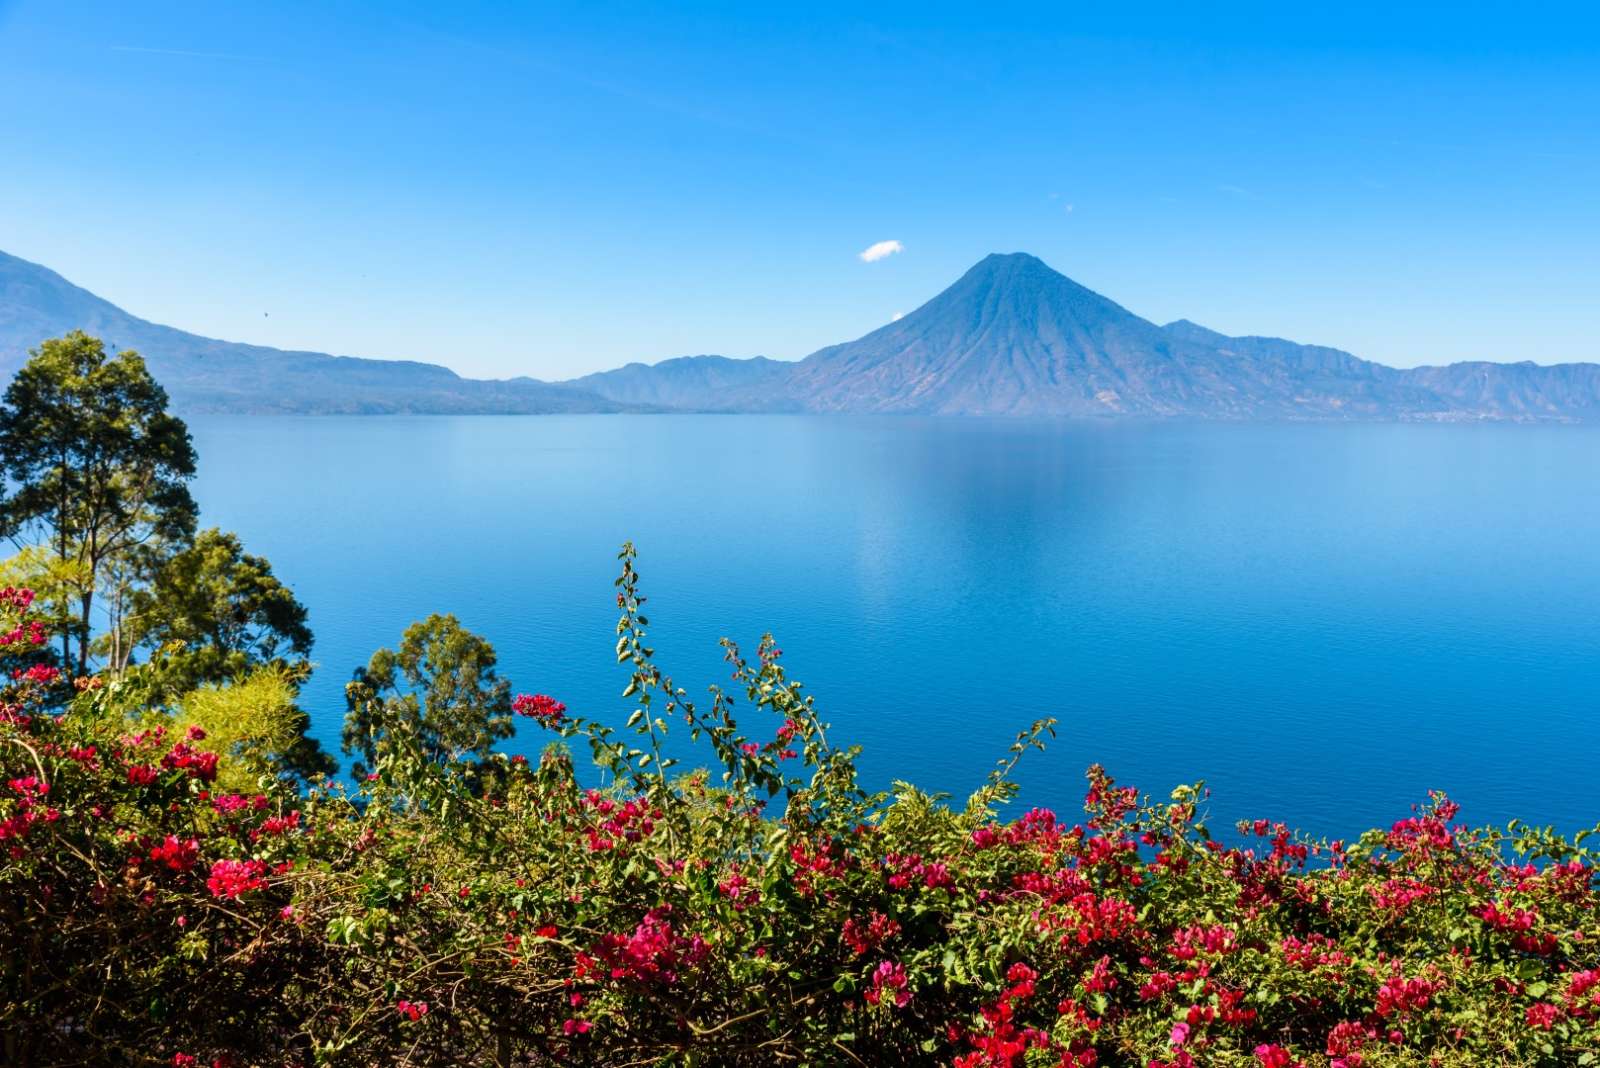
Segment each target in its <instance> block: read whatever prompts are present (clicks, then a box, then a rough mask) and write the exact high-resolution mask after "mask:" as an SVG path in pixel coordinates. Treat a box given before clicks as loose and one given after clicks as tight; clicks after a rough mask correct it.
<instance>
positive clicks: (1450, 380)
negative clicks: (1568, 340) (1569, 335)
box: [1400, 361, 1600, 422]
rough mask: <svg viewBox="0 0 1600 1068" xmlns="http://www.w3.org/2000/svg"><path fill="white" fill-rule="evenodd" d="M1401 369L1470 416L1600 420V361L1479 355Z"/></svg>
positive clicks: (1410, 378) (1406, 375)
mask: <svg viewBox="0 0 1600 1068" xmlns="http://www.w3.org/2000/svg"><path fill="white" fill-rule="evenodd" d="M1400 373H1401V374H1402V375H1404V376H1405V378H1406V380H1407V381H1408V382H1411V383H1414V384H1415V385H1417V386H1418V387H1419V388H1423V389H1427V390H1430V391H1432V392H1433V393H1435V394H1437V395H1438V396H1440V397H1443V398H1445V399H1446V400H1447V401H1448V402H1449V403H1450V404H1451V406H1452V408H1453V409H1454V410H1456V411H1458V412H1461V413H1462V414H1463V416H1464V417H1468V418H1482V419H1513V420H1538V421H1562V422H1566V421H1583V422H1600V364H1593V363H1558V364H1553V365H1550V366H1541V365H1539V364H1536V363H1527V362H1524V363H1487V362H1481V361H1479V362H1471V363H1452V364H1449V365H1448V366H1445V367H1417V368H1413V369H1411V370H1408V371H1402V372H1400Z"/></svg>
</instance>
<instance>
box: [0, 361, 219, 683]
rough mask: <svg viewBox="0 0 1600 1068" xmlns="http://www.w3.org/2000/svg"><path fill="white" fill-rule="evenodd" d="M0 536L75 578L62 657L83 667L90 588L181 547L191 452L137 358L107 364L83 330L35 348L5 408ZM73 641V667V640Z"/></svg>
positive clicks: (188, 510) (190, 512)
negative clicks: (37, 540)
mask: <svg viewBox="0 0 1600 1068" xmlns="http://www.w3.org/2000/svg"><path fill="white" fill-rule="evenodd" d="M0 469H3V471H4V475H5V478H6V480H7V481H8V483H9V484H10V491H11V492H10V494H9V496H8V497H7V498H6V500H5V501H4V502H3V504H0V530H3V532H4V534H5V535H6V536H9V537H11V538H13V539H14V540H19V541H20V540H22V539H25V538H27V537H28V536H29V535H30V534H34V535H38V536H40V537H41V540H43V541H45V542H46V543H47V544H48V545H49V546H50V548H51V549H52V550H53V551H54V552H55V554H56V556H57V559H58V560H59V561H60V562H62V563H63V564H66V563H69V562H70V563H71V564H72V565H73V568H74V569H75V570H74V572H73V573H75V574H77V575H78V576H79V577H78V578H77V579H76V580H75V581H74V582H73V587H74V588H73V599H74V600H75V601H76V604H74V605H72V606H71V607H72V612H71V616H72V619H73V626H72V627H71V630H70V632H69V633H64V634H63V635H62V659H63V660H64V661H66V662H67V663H68V664H69V665H73V666H75V668H76V670H77V672H78V673H79V674H86V673H87V672H88V670H89V646H90V640H91V636H92V631H93V617H92V613H93V609H94V598H95V592H96V590H97V589H99V588H100V584H101V583H102V582H103V581H105V580H106V578H107V576H108V574H109V572H110V571H111V569H112V568H113V567H114V566H115V565H117V564H119V563H121V564H124V565H128V564H131V562H132V560H133V558H134V557H135V556H136V554H137V553H138V552H139V550H140V548H141V547H143V546H147V545H150V544H152V543H157V542H161V541H166V542H171V543H181V542H186V541H187V540H188V539H189V538H190V537H191V536H192V535H193V533H194V527H195V516H196V508H195V503H194V498H193V497H191V496H190V494H189V488H188V485H187V482H188V480H189V479H190V478H192V477H193V476H194V471H195V453H194V445H193V444H192V443H191V441H190V440H189V431H188V428H187V427H185V426H184V424H183V422H182V420H180V419H178V418H177V417H176V416H174V415H172V414H170V413H169V412H168V411H167V393H166V391H165V390H164V389H162V388H161V386H160V385H159V384H158V383H157V382H156V380H155V379H154V378H152V377H151V376H150V372H149V371H148V370H147V369H146V368H145V365H144V360H143V359H141V358H140V357H139V354H138V353H136V352H132V351H124V352H120V353H118V354H117V355H116V356H108V355H107V353H106V348H105V344H104V343H103V342H102V341H101V340H100V339H99V338H94V337H90V336H89V335H88V334H85V333H84V332H83V331H81V330H75V331H73V332H72V333H70V334H68V335H67V336H66V337H61V338H53V339H51V340H49V341H46V342H44V343H43V344H42V345H40V346H39V347H38V348H37V349H35V350H33V353H32V359H30V360H29V361H28V362H27V363H26V364H24V365H23V367H22V369H21V370H20V371H18V372H17V375H16V377H15V378H14V379H13V380H12V382H11V385H10V387H9V388H7V390H6V393H5V398H4V400H3V401H0ZM74 638H76V640H77V647H78V648H77V656H76V658H75V661H74V657H73V656H72V651H71V641H72V639H74Z"/></svg>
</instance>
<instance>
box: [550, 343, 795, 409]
mask: <svg viewBox="0 0 1600 1068" xmlns="http://www.w3.org/2000/svg"><path fill="white" fill-rule="evenodd" d="M794 366H795V365H794V364H793V363H785V362H782V361H779V360H769V359H767V358H766V357H765V356H754V357H751V358H749V359H744V360H739V359H732V358H730V357H727V356H679V357H677V358H675V359H670V360H662V361H661V362H660V363H656V364H643V363H630V364H628V365H627V366H625V367H619V368H617V369H616V370H614V371H600V372H598V373H596V374H592V375H585V376H584V377H582V378H576V379H573V380H572V381H571V382H566V383H563V385H569V386H574V387H576V388H578V389H583V390H588V391H589V392H591V393H595V394H598V395H599V396H601V397H605V398H607V399H609V400H613V401H619V402H622V403H625V404H648V405H658V406H660V407H665V408H678V409H682V410H685V411H734V410H738V411H777V410H793V409H795V408H797V407H798V405H797V404H796V403H794V402H793V401H792V400H790V399H789V398H788V395H787V388H786V383H787V382H788V379H789V376H790V375H791V373H792V372H793V371H794Z"/></svg>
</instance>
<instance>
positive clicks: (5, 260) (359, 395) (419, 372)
mask: <svg viewBox="0 0 1600 1068" xmlns="http://www.w3.org/2000/svg"><path fill="white" fill-rule="evenodd" d="M70 330H85V331H87V332H89V333H91V334H94V335H96V336H98V337H101V338H103V339H104V340H105V342H106V344H107V345H108V346H110V347H113V348H116V349H123V348H131V349H135V350H137V351H138V352H139V353H140V354H141V355H142V356H144V358H145V361H146V363H147V364H148V365H149V367H150V370H151V373H152V374H154V375H155V376H156V379H157V380H158V381H160V382H161V384H162V385H163V386H164V387H165V388H166V390H167V393H168V395H169V396H170V397H171V398H172V401H173V404H174V406H175V407H177V408H178V409H179V410H181V411H187V412H225V413H239V414H262V413H299V414H452V413H455V414H523V413H546V412H617V411H629V410H634V409H633V408H632V407H631V406H629V405H626V404H623V403H621V402H618V401H614V400H611V399H609V398H604V397H600V396H598V395H595V394H589V393H586V392H584V391H582V390H577V389H570V388H567V387H564V386H555V385H551V384H550V383H547V382H540V381H538V380H537V379H522V380H516V379H510V380H479V379H469V378H463V377H461V376H460V375H458V374H456V373H455V372H454V371H452V370H450V369H449V368H448V367H442V366H440V365H438V364H430V363H424V362H421V361H417V360H371V359H363V358H361V357H357V356H332V355H329V354H327V353H321V352H309V351H300V350H290V349H275V348H270V347H267V346H264V345H251V344H247V343H242V342H235V341H221V340H218V339H216V338H208V337H202V336H200V335H198V334H190V333H188V332H186V331H183V330H179V329H177V328H175V327H170V326H163V325H161V324H159V323H152V322H149V321H147V320H144V319H140V318H139V317H138V316H135V315H132V314H130V313H128V312H126V311H123V310H122V309H121V308H119V307H117V306H116V305H115V304H112V303H111V302H110V301H108V300H105V299H104V298H102V297H99V296H96V295H95V294H93V293H91V292H89V291H88V290H86V289H84V288H82V287H81V286H77V285H74V284H73V283H72V282H70V281H68V280H67V279H65V278H63V277H62V276H61V275H59V274H57V273H56V272H55V271H52V270H50V269H49V268H48V267H44V266H42V265H40V264H36V263H30V262H29V261H27V260H24V259H21V258H20V257H17V256H12V255H10V254H9V253H6V252H0V376H3V377H4V378H5V379H9V378H10V377H11V375H13V374H14V373H15V372H16V369H17V368H18V367H20V366H21V365H22V363H23V361H25V360H26V359H27V358H28V357H27V354H28V351H29V350H30V349H32V348H36V347H37V346H38V344H39V343H40V342H41V341H43V340H45V339H46V338H50V337H59V336H60V335H62V334H65V333H67V332H68V331H70Z"/></svg>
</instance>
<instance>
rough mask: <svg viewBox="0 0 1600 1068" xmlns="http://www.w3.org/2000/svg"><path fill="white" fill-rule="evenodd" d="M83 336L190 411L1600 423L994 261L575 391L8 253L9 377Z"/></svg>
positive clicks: (0, 298) (1507, 380)
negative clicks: (722, 352)
mask: <svg viewBox="0 0 1600 1068" xmlns="http://www.w3.org/2000/svg"><path fill="white" fill-rule="evenodd" d="M72 329H84V330H87V331H89V332H90V333H94V334H98V335H100V336H102V337H104V338H105V339H106V341H107V342H108V344H112V345H114V346H116V347H119V348H121V347H129V348H134V349H137V350H138V351H140V352H141V353H142V354H143V355H144V356H145V358H146V360H147V361H148V363H149V364H150V367H151V370H152V372H153V373H154V374H155V375H156V376H157V378H158V379H159V380H161V381H162V383H163V384H164V385H165V386H166V387H167V390H168V392H169V394H170V395H171V396H172V398H173V402H174V405H175V406H176V407H177V408H178V409H179V410H181V411H190V412H228V413H242V414H254V413H264V412H297V413H306V414H337V413H363V414H367V413H371V414H383V413H417V414H544V413H559V412H573V413H600V412H647V411H657V412H669V411H695V412H810V413H884V414H926V415H1026V416H1054V417H1072V418H1117V417H1120V418H1128V417H1138V418H1197V419H1226V420H1250V419H1279V420H1282V419H1290V420H1302V419H1371V420H1392V419H1400V420H1440V421H1466V420H1503V421H1515V422H1532V421H1538V422H1591V421H1600V364H1593V363H1565V364H1553V365H1540V364H1534V363H1531V362H1527V361H1523V362H1519V363H1493V362H1488V361H1467V362H1461V363H1454V364H1447V365H1442V366H1431V367H1418V368H1410V369H1399V368H1393V367H1388V366H1386V365H1384V364H1379V363H1375V362H1373V361H1369V360H1363V359H1361V358H1360V357H1358V356H1355V355H1353V354H1351V353H1348V352H1345V351H1343V350H1340V349H1335V348H1330V347H1327V346H1320V345H1304V344H1300V343H1298V342H1294V341H1288V340H1285V339H1283V338H1272V337H1260V336H1241V337H1230V336H1228V335H1225V334H1222V333H1219V332H1217V331H1215V330H1211V329H1208V328H1207V327H1204V326H1202V325H1200V324H1199V323H1196V322H1193V321H1191V320H1188V319H1177V320H1174V321H1172V322H1169V323H1167V324H1165V325H1157V324H1156V323H1154V322H1151V321H1150V320H1147V319H1144V318H1142V317H1140V316H1138V315H1136V314H1135V313H1133V312H1132V311H1130V310H1128V309H1127V308H1125V307H1123V306H1122V305H1120V304H1118V303H1116V302H1115V301H1113V300H1111V299H1110V298H1108V297H1105V296H1103V295H1101V294H1099V293H1096V292H1095V291H1093V290H1091V289H1089V288H1087V287H1085V286H1083V285H1081V284H1079V283H1077V282H1075V281H1073V280H1072V279H1070V278H1068V277H1067V276H1065V275H1063V274H1061V273H1060V272H1058V271H1056V270H1054V269H1053V268H1051V267H1050V266H1048V265H1047V264H1045V263H1044V262H1043V261H1042V260H1040V259H1038V258H1037V257H1035V256H1032V255H1030V254H1028V253H1023V252H1015V253H993V254H991V255H989V256H986V257H984V259H982V260H981V261H979V262H978V263H977V264H975V265H973V267H971V268H970V269H969V270H968V271H966V272H965V273H964V274H963V275H962V276H961V277H960V278H958V279H957V280H956V281H955V282H954V283H953V284H952V285H950V286H949V287H948V288H946V289H945V290H943V291H942V292H940V293H938V294H936V295H935V296H934V297H933V298H932V299H930V300H928V301H927V302H925V303H924V304H922V305H921V306H920V307H918V308H917V309H916V310H914V311H912V312H910V313H908V314H906V315H904V316H902V317H900V318H898V319H896V320H895V321H894V322H891V323H886V324H884V325H883V326H881V327H878V328H877V329H875V330H872V331H869V332H868V333H866V334H864V335H862V336H861V337H859V338H856V339H855V340H853V341H846V342H842V343H840V344H837V345H829V346H826V347H825V348H822V349H819V350H817V351H816V352H814V353H812V354H811V355H809V356H807V357H805V358H804V359H802V360H798V361H781V360H773V359H769V358H767V357H765V356H756V357H750V358H746V359H737V358H732V357H725V356H714V355H699V356H682V357H675V358H672V359H668V360H662V361H659V362H657V363H653V364H646V363H629V364H626V365H624V366H622V367H618V368H614V369H612V370H609V371H600V372H596V373H594V374H590V375H584V376H582V377H580V378H576V379H571V380H568V381H565V382H545V381H542V380H539V379H536V378H531V377H526V376H524V377H517V378H510V379H496V380H481V379H470V378H464V377H462V376H460V375H458V374H456V373H455V372H454V371H452V370H450V369H449V368H447V367H443V366H440V365H438V364H431V363H426V362H422V361H415V360H370V359H363V358H360V357H353V356H333V355H328V354H325V353H318V352H308V351H293V350H282V349H274V348H268V347H265V346H259V345H249V344H244V343H238V342H228V341H220V340H217V339H214V338H206V337H201V336H199V335H195V334H189V333H186V332H185V331H182V330H178V329H176V328H174V327H169V326H163V325H160V324H157V323H151V322H148V321H146V320H143V319H140V318H138V317H136V316H134V315H132V314H130V313H128V312H126V311H123V310H122V309H121V308H119V307H117V306H116V305H114V304H112V303H110V302H109V301H106V300H104V299H102V298H100V297H98V296H96V295H95V294H93V293H91V292H89V291H88V290H85V289H82V288H81V287H79V286H76V285H74V284H72V283H71V282H69V281H67V280H66V279H65V278H63V277H62V276H61V275H59V274H57V273H56V272H54V271H51V270H50V269H49V268H46V267H43V266H41V265H39V264H34V263H29V262H28V261H26V260H22V259H19V258H18V257H15V256H11V255H8V254H7V253H4V252H0V375H4V376H9V375H10V374H11V373H14V371H15V369H16V367H18V366H20V364H21V362H22V361H23V360H24V359H26V354H27V351H28V350H29V349H31V348H33V347H36V346H37V345H38V343H39V342H40V341H42V340H43V339H45V338H47V337H53V336H59V335H60V334H63V333H66V332H67V331H68V330H72Z"/></svg>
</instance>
